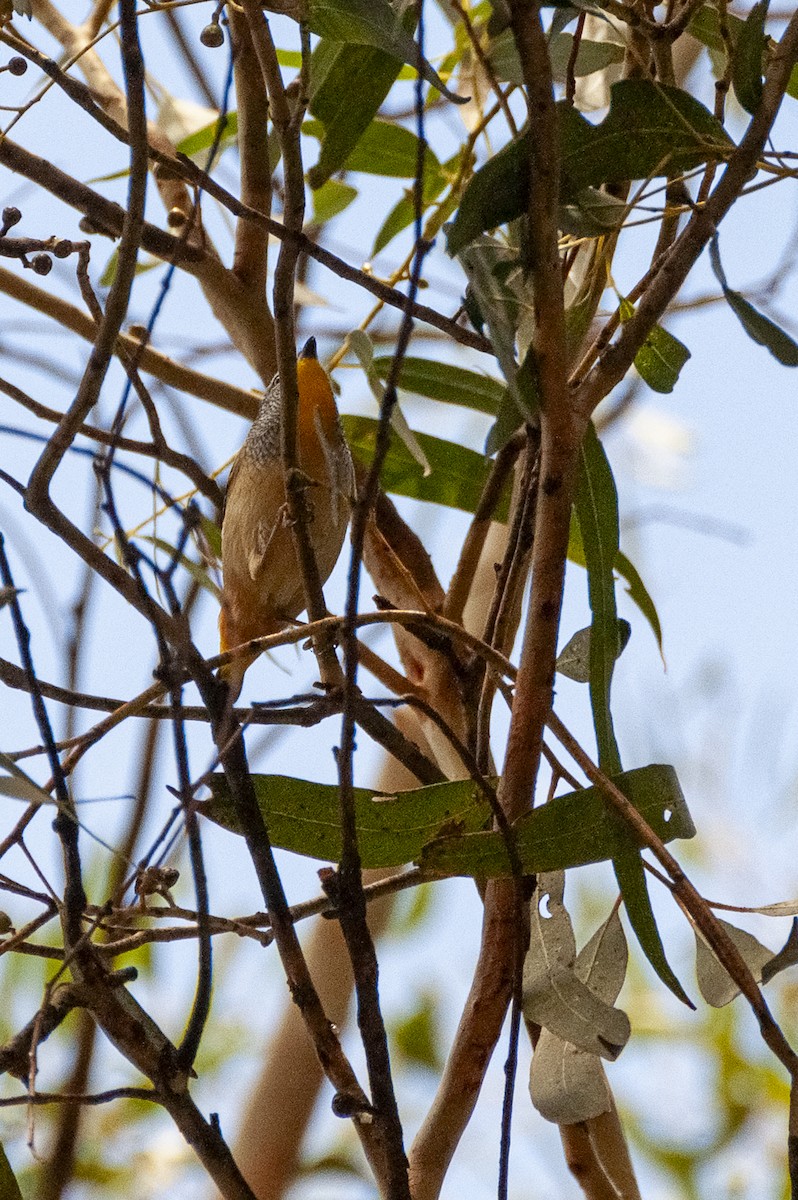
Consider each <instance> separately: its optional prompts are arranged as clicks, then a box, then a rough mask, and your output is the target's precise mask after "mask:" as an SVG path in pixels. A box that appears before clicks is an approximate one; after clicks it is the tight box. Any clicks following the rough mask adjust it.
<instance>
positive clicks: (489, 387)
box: [374, 355, 507, 416]
mask: <svg viewBox="0 0 798 1200" xmlns="http://www.w3.org/2000/svg"><path fill="white" fill-rule="evenodd" d="M392 362H393V359H392V358H390V357H389V356H387V355H386V356H384V357H381V358H375V359H374V370H375V371H376V372H377V374H378V376H379V377H380V379H387V378H388V375H389V373H390V370H391V363H392ZM399 386H400V387H401V388H404V390H405V391H407V392H413V393H414V394H415V395H416V396H425V397H426V398H427V399H429V400H442V401H443V402H444V403H445V404H459V405H460V406H461V407H463V408H471V409H475V410H476V411H477V412H483V413H490V414H491V415H492V416H495V415H496V413H497V412H498V409H499V405H500V404H501V403H502V400H503V399H504V397H505V396H506V395H507V387H506V385H505V384H503V383H502V382H501V381H500V380H499V379H493V378H491V377H490V376H489V375H481V374H479V373H478V372H476V371H467V370H466V369H465V367H455V366H452V364H451V363H445V362H438V361H436V360H434V359H429V358H412V357H407V358H405V359H403V361H402V369H401V372H400V374H399Z"/></svg>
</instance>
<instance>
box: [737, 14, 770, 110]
mask: <svg viewBox="0 0 798 1200" xmlns="http://www.w3.org/2000/svg"><path fill="white" fill-rule="evenodd" d="M769 3H770V0H758V3H757V4H754V6H753V7H752V8H751V11H750V12H749V14H748V16H747V17H746V19H745V24H744V25H743V27H742V29H741V30H740V33H739V35H738V37H737V43H736V45H735V47H734V58H733V59H732V87H733V88H734V94H735V96H736V97H737V99H738V100H739V102H740V104H741V105H742V106H743V108H744V109H745V111H746V112H747V113H750V114H751V115H752V116H753V114H754V113H755V112H756V110H757V109H758V108H759V104H760V101H761V99H762V70H763V59H764V56H765V20H766V18H767V15H768V5H769Z"/></svg>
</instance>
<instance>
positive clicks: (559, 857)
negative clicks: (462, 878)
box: [419, 763, 695, 878]
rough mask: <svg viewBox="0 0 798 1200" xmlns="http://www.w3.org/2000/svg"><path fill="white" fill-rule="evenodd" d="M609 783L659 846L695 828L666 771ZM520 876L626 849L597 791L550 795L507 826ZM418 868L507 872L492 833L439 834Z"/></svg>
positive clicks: (482, 874) (486, 874)
mask: <svg viewBox="0 0 798 1200" xmlns="http://www.w3.org/2000/svg"><path fill="white" fill-rule="evenodd" d="M614 782H615V783H616V784H617V785H618V787H619V788H620V789H621V790H622V792H623V794H624V795H625V796H626V797H628V799H629V800H630V801H631V803H632V804H633V805H634V806H635V808H636V809H637V810H638V812H640V813H642V814H643V816H644V817H645V819H646V821H647V822H648V823H649V825H650V826H651V828H652V829H654V830H655V831H656V833H657V836H658V837H661V838H662V839H663V841H670V840H671V839H672V838H680V837H685V838H689V837H693V835H694V834H695V827H694V825H693V822H692V819H691V817H690V813H689V811H688V808H687V805H686V803H685V800H684V796H683V795H682V790H681V788H680V786H679V781H678V779H677V778H676V773H675V772H674V770H673V768H672V767H668V766H662V765H660V764H657V763H654V764H651V765H649V766H647V767H640V768H638V769H637V770H634V771H625V772H623V773H622V774H620V775H617V776H616V777H615V780H614ZM513 831H514V835H515V845H516V850H517V852H518V855H519V857H520V859H521V863H522V866H523V869H524V873H525V874H530V875H532V874H537V873H540V872H541V871H561V870H563V871H564V870H566V869H568V868H569V867H577V866H584V865H585V864H587V863H592V862H604V861H606V860H607V859H610V858H613V857H615V856H616V855H617V854H619V853H620V852H621V850H622V848H623V847H624V846H625V845H626V846H628V845H630V842H629V836H628V835H627V834H626V833H625V832H624V830H623V829H621V828H619V825H618V822H617V820H616V819H615V816H614V813H613V812H610V811H609V810H608V808H607V805H606V804H605V802H604V800H603V799H602V795H601V792H600V791H599V790H598V789H597V788H592V787H590V788H581V789H580V790H579V791H578V792H568V793H566V794H565V795H563V796H555V797H554V799H553V800H550V801H549V802H548V804H544V805H542V806H541V807H539V808H534V809H533V810H532V811H531V812H529V813H526V814H525V815H524V816H523V817H521V818H520V820H519V821H517V822H516V824H515V825H514V826H513ZM419 862H420V865H421V866H422V867H424V868H428V869H429V870H431V871H436V872H440V873H441V874H442V875H474V876H476V877H477V878H492V877H495V876H506V875H511V874H512V866H511V863H510V858H509V856H508V853H507V846H506V843H505V840H504V837H503V835H502V834H501V833H497V832H493V831H490V832H481V833H469V834H464V835H462V836H459V835H454V836H441V837H439V838H437V839H436V840H435V841H434V842H431V843H430V844H429V845H427V846H425V847H424V851H423V853H422V855H421V858H420V859H419Z"/></svg>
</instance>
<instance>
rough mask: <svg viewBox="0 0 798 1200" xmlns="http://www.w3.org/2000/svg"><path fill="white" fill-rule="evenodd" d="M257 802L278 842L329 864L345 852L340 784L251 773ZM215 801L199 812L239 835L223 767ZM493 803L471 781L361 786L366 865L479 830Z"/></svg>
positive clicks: (359, 815) (398, 860)
mask: <svg viewBox="0 0 798 1200" xmlns="http://www.w3.org/2000/svg"><path fill="white" fill-rule="evenodd" d="M252 782H253V786H254V788H255V795H256V798H257V801H258V806H259V808H260V810H261V813H262V814H263V819H264V821H265V822H266V826H267V828H268V830H269V838H270V840H271V843H272V845H273V846H278V847H280V848H281V849H283V850H291V851H293V852H294V853H295V854H303V855H306V856H307V857H310V858H319V859H323V860H324V861H325V862H339V861H340V858H341V828H340V825H341V817H340V806H339V791H338V787H337V786H335V785H332V784H324V783H309V782H306V781H305V780H304V779H291V778H288V777H286V776H283V775H253V776H252ZM209 786H210V789H211V797H212V798H211V799H210V800H208V801H205V802H203V803H200V804H199V805H198V809H199V811H200V812H201V813H202V814H203V815H204V816H206V817H208V818H209V819H210V820H211V821H214V822H215V823H216V824H217V825H222V826H224V828H225V829H229V830H231V831H232V832H233V833H240V832H241V830H240V825H239V822H238V817H237V814H236V810H235V806H234V803H233V800H232V798H231V796H230V789H229V787H228V784H227V780H226V779H225V777H224V775H223V774H222V773H217V774H214V775H212V776H211V778H210V781H209ZM490 811H491V810H490V805H489V804H488V803H487V801H486V800H485V799H484V797H483V795H482V793H481V792H480V790H479V788H478V787H477V786H476V784H474V783H473V782H472V781H471V780H457V781H455V782H453V783H440V784H432V785H430V786H429V787H423V788H415V789H413V790H411V791H407V792H398V793H396V794H395V795H391V796H382V795H380V794H379V793H375V792H374V791H373V789H369V788H355V822H356V825H357V837H358V849H359V851H360V857H361V861H362V863H363V866H364V867H367V868H372V867H398V866H402V865H403V864H404V863H408V862H412V861H413V859H415V858H417V857H418V856H419V855H420V853H421V850H422V848H423V846H424V844H425V843H426V842H428V841H430V840H431V839H432V838H434V837H436V836H441V835H442V834H444V833H446V832H447V831H448V832H453V831H455V830H458V831H461V830H462V831H470V830H477V829H481V828H482V826H484V824H485V822H486V821H487V820H489V819H490Z"/></svg>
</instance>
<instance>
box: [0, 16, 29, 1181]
mask: <svg viewBox="0 0 798 1200" xmlns="http://www.w3.org/2000/svg"><path fill="white" fill-rule="evenodd" d="M28 16H30V13H28ZM0 1196H2V1198H3V1200H22V1192H21V1191H20V1190H19V1184H18V1183H17V1180H16V1176H15V1175H14V1172H13V1171H12V1170H11V1163H10V1162H9V1161H8V1159H7V1158H6V1152H5V1150H4V1149H3V1147H2V1145H0Z"/></svg>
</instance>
